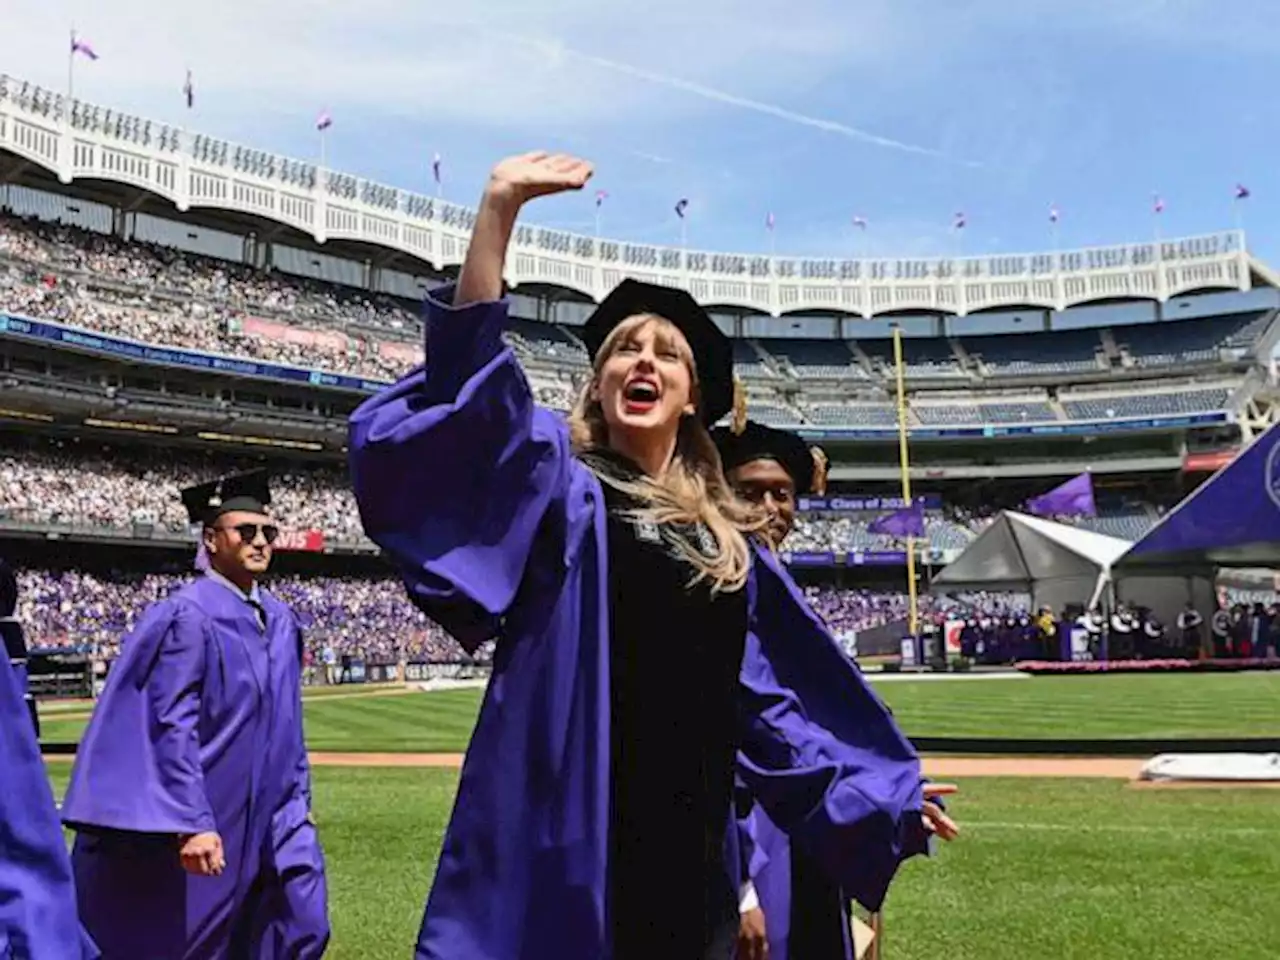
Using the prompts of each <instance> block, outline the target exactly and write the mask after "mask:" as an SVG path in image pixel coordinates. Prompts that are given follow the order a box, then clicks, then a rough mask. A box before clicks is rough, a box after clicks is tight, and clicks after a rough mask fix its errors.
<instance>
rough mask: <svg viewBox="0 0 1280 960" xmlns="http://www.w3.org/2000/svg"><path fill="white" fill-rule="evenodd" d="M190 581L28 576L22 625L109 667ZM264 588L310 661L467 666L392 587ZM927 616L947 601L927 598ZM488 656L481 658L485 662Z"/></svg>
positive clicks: (881, 610)
mask: <svg viewBox="0 0 1280 960" xmlns="http://www.w3.org/2000/svg"><path fill="white" fill-rule="evenodd" d="M191 576H192V575H191V574H190V573H182V572H168V573H141V572H137V571H110V572H103V571H96V572H89V571H84V570H23V571H21V572H20V574H19V599H18V609H17V614H16V615H17V618H18V620H19V622H21V623H22V625H23V629H24V630H25V632H26V635H27V641H28V646H29V647H30V648H31V649H32V650H33V651H36V652H70V651H78V652H81V653H86V654H92V655H95V656H97V657H100V658H102V659H111V658H113V657H115V656H116V655H117V654H118V653H119V651H120V645H121V642H122V641H123V640H124V638H125V637H126V636H127V634H128V633H129V631H130V630H131V629H133V627H134V625H135V624H136V623H137V619H138V617H139V616H140V615H141V614H142V612H143V611H144V610H145V609H146V607H147V606H148V604H150V603H152V602H154V601H155V600H158V599H160V598H163V597H165V596H167V595H168V594H169V593H170V592H171V591H172V590H175V589H177V588H178V587H179V586H181V585H182V584H184V583H186V582H187V581H188V580H189V579H190V577H191ZM267 588H268V589H270V590H272V591H273V592H275V594H276V595H277V596H279V597H280V598H281V599H282V600H284V601H285V602H286V603H287V604H289V606H290V607H292V608H293V610H294V611H295V612H296V613H297V615H298V617H299V619H300V621H301V624H302V627H303V630H304V633H305V637H306V643H307V649H308V651H309V654H310V658H311V659H312V660H313V661H314V662H317V663H331V662H333V655H334V654H337V655H359V656H362V657H365V658H366V659H369V660H370V661H374V662H382V663H385V662H394V661H395V660H397V659H398V658H399V657H400V656H401V655H403V656H404V657H406V658H407V659H410V660H425V661H435V662H454V661H465V660H466V659H467V657H466V655H465V654H464V653H463V651H462V648H461V647H460V646H458V645H457V643H456V642H455V641H454V640H453V639H452V638H451V637H449V636H448V635H447V634H446V633H444V631H442V630H441V629H440V628H439V627H438V626H436V625H435V624H434V623H432V622H431V621H430V620H428V619H427V618H426V617H425V616H424V615H423V614H422V613H421V612H420V611H418V610H417V609H416V608H415V607H413V605H412V604H411V603H410V602H409V601H408V599H407V598H406V597H405V592H404V588H403V586H402V585H401V584H400V581H398V580H396V579H393V578H390V577H388V578H379V579H370V578H352V577H334V576H324V577H321V576H315V577H293V576H272V577H271V578H270V581H269V582H268V583H267ZM806 593H807V595H808V597H809V600H810V602H811V603H812V604H813V606H814V609H815V610H817V611H818V612H819V613H820V614H821V615H822V616H823V617H824V618H825V619H826V620H827V621H828V622H829V623H830V624H831V625H832V628H833V630H835V631H836V632H837V633H838V634H840V635H849V634H851V633H854V632H857V631H860V630H866V629H869V628H871V627H876V626H880V625H882V624H885V623H892V622H897V621H899V620H901V619H903V618H905V616H906V611H907V602H908V601H907V597H906V595H905V594H902V593H895V592H892V591H872V590H849V589H838V588H835V587H808V588H806ZM921 602H922V603H923V605H924V606H923V609H924V610H925V611H926V612H931V613H932V612H936V611H937V610H940V609H941V607H940V604H943V603H946V602H948V601H943V600H935V599H934V598H930V597H925V598H922V601H921ZM490 653H491V650H486V651H485V652H484V654H482V656H487V655H489V654H490Z"/></svg>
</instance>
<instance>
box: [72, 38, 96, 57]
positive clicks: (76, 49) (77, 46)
mask: <svg viewBox="0 0 1280 960" xmlns="http://www.w3.org/2000/svg"><path fill="white" fill-rule="evenodd" d="M77 53H79V54H81V55H83V56H86V57H88V58H89V59H90V60H97V59H98V54H97V51H95V50H94V49H93V47H91V46H90V45H89V41H88V40H81V39H80V38H79V37H77V36H76V35H75V33H72V34H71V55H72V56H73V57H74V56H75V55H76V54H77Z"/></svg>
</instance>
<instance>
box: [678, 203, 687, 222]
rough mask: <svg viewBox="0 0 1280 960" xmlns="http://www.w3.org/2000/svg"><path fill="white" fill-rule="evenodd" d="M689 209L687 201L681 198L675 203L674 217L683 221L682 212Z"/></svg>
mask: <svg viewBox="0 0 1280 960" xmlns="http://www.w3.org/2000/svg"><path fill="white" fill-rule="evenodd" d="M688 209H689V201H688V200H685V199H683V198H681V199H680V200H678V201H676V216H677V217H679V218H680V219H681V220H683V219H684V212H685V211H686V210H688Z"/></svg>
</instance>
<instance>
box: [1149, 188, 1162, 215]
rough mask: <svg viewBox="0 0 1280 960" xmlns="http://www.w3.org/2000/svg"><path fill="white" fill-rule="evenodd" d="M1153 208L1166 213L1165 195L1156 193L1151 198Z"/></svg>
mask: <svg viewBox="0 0 1280 960" xmlns="http://www.w3.org/2000/svg"><path fill="white" fill-rule="evenodd" d="M1151 209H1152V211H1153V212H1154V213H1164V197H1162V196H1160V194H1158V193H1157V194H1155V195H1154V196H1153V197H1152V198H1151Z"/></svg>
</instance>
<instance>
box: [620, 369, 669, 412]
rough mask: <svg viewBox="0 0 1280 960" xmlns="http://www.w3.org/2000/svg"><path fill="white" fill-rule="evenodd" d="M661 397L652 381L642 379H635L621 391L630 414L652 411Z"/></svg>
mask: <svg viewBox="0 0 1280 960" xmlns="http://www.w3.org/2000/svg"><path fill="white" fill-rule="evenodd" d="M661 395H662V394H661V391H660V390H659V389H658V385H657V384H656V383H655V382H654V381H652V380H647V379H644V378H642V377H637V378H636V379H635V380H632V381H631V382H630V383H628V384H627V385H626V386H625V387H623V389H622V399H623V402H624V404H625V405H626V408H627V411H628V412H630V413H644V412H646V411H648V410H652V409H653V408H654V406H655V405H656V404H657V402H658V398H659V397H660V396H661Z"/></svg>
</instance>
